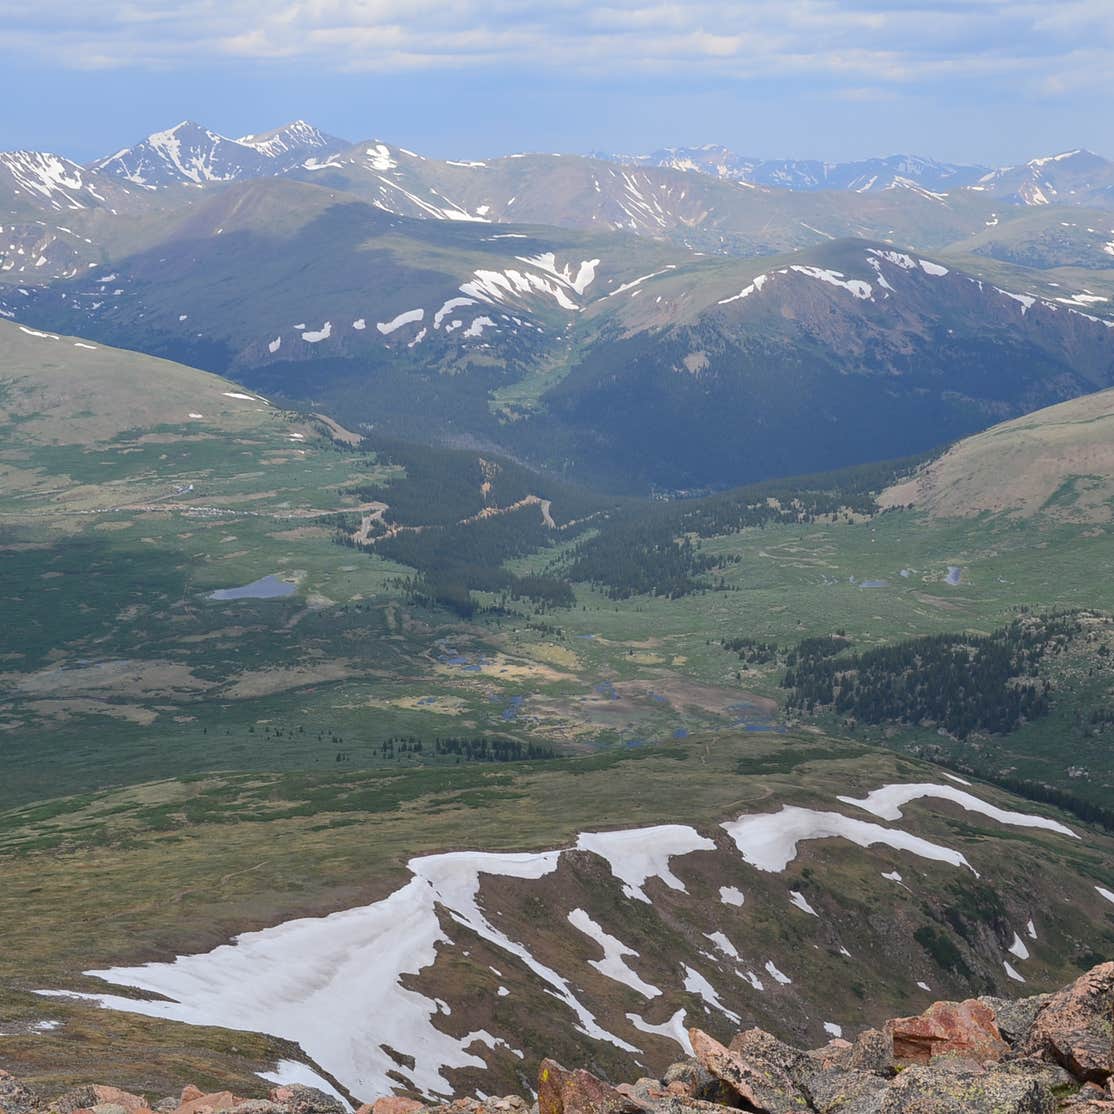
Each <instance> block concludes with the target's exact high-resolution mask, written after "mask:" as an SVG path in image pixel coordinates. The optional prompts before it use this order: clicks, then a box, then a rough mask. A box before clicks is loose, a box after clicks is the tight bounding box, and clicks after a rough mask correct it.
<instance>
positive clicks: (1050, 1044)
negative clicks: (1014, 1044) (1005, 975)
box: [1022, 963, 1114, 1083]
mask: <svg viewBox="0 0 1114 1114" xmlns="http://www.w3.org/2000/svg"><path fill="white" fill-rule="evenodd" d="M1112 1000H1114V963H1103V964H1101V965H1100V966H1098V967H1094V968H1092V969H1091V970H1090V971H1088V972H1087V974H1086V975H1084V976H1083V977H1082V978H1080V979H1076V981H1075V982H1074V983H1072V985H1071V986H1069V987H1066V988H1065V989H1064V990H1061V991H1060V992H1059V993H1057V994H1053V995H1051V996H1050V997H1049V998H1048V999H1047V1000H1046V1001H1045V1002H1044V1004H1043V1005H1042V1006H1041V1007H1040V1009H1039V1010H1038V1011H1037V1013H1036V1016H1035V1017H1034V1019H1033V1024H1032V1026H1031V1027H1030V1029H1029V1031H1028V1033H1027V1034H1026V1035H1025V1038H1024V1042H1023V1044H1022V1048H1023V1050H1024V1052H1025V1054H1027V1055H1030V1056H1042V1057H1045V1058H1046V1059H1052V1060H1055V1061H1056V1062H1057V1063H1059V1064H1061V1065H1063V1067H1065V1068H1067V1070H1068V1071H1070V1072H1071V1074H1072V1075H1074V1076H1075V1077H1076V1078H1078V1079H1083V1080H1086V1081H1088V1082H1093V1083H1104V1082H1106V1080H1108V1079H1109V1078H1110V1074H1111V1041H1112V1036H1111V1001H1112Z"/></svg>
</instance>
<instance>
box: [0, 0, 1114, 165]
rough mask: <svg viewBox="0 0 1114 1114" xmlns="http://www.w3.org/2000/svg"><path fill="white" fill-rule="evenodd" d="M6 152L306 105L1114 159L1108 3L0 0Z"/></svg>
mask: <svg viewBox="0 0 1114 1114" xmlns="http://www.w3.org/2000/svg"><path fill="white" fill-rule="evenodd" d="M0 27H2V28H3V29H4V30H3V36H4V56H5V61H4V65H3V66H2V67H0V103H2V104H3V105H4V106H5V110H4V111H3V112H2V113H0V149H12V148H32V149H36V150H51V151H57V152H59V153H61V154H64V155H67V156H69V157H71V158H75V159H78V160H79V161H85V160H89V159H92V158H94V157H97V156H99V155H102V154H106V153H110V152H112V151H114V150H117V149H119V148H121V147H124V146H127V145H129V144H131V143H134V142H136V141H137V140H138V139H140V138H142V137H143V136H145V135H147V134H148V133H150V132H152V131H157V130H161V129H163V128H166V127H169V126H171V125H172V124H175V123H177V122H178V121H179V120H182V119H193V120H197V121H198V122H200V123H202V124H205V125H206V126H208V127H210V128H211V129H213V130H214V131H217V132H220V133H221V134H224V135H232V136H236V135H242V134H245V133H249V132H256V131H263V130H266V129H267V128H270V127H275V126H278V125H279V124H282V123H285V122H287V121H289V120H292V119H296V118H304V119H307V120H310V121H311V122H313V123H315V124H316V125H317V126H318V127H320V128H322V130H324V131H327V132H330V133H331V134H334V135H338V136H341V137H343V138H347V139H351V140H353V141H356V140H361V139H371V138H375V139H382V140H386V141H388V142H392V143H397V144H401V145H403V146H406V147H409V148H411V149H413V150H417V151H420V152H421V153H423V154H427V155H431V156H434V157H441V158H484V157H487V156H491V155H497V154H505V153H511V152H514V151H554V152H556V151H562V152H576V153H587V152H589V151H611V152H621V153H628V154H629V153H640V152H645V151H651V150H654V149H656V148H659V147H664V146H688V145H695V144H703V143H722V144H725V145H726V146H728V147H729V148H731V149H732V150H733V151H736V152H737V153H741V154H746V155H754V156H759V157H767V158H782V157H796V158H820V159H827V160H831V161H834V160H840V159H853V158H862V157H867V156H870V155H881V154H893V153H913V154H921V155H927V156H932V157H936V158H939V159H943V160H948V161H956V162H970V163H979V164H989V165H1004V164H1009V163H1015V162H1021V161H1024V160H1026V159H1028V158H1031V157H1033V156H1035V155H1040V154H1047V153H1052V152H1056V151H1062V150H1068V149H1072V148H1075V147H1087V148H1090V149H1091V150H1094V151H1097V152H1098V153H1100V154H1105V155H1107V156H1108V157H1114V113H1111V112H1110V110H1109V105H1110V104H1111V102H1112V97H1114V0H1042V2H1040V3H1031V2H1029V0H905V2H902V3H898V2H893V0H889V2H887V0H726V2H718V0H707V2H705V0H664V2H653V0H599V2H590V0H132V2H130V3H114V2H112V0H103V2H97V3H92V2H90V0H35V2H34V3H28V2H27V0H0Z"/></svg>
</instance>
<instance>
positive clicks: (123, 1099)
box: [93, 1083, 151, 1114]
mask: <svg viewBox="0 0 1114 1114" xmlns="http://www.w3.org/2000/svg"><path fill="white" fill-rule="evenodd" d="M93 1094H94V1095H96V1096H97V1104H98V1105H101V1104H103V1103H111V1104H112V1105H114V1106H122V1107H123V1108H124V1109H125V1110H127V1111H128V1112H129V1114H132V1112H134V1111H139V1110H150V1109H151V1108H150V1106H149V1105H148V1104H147V1100H146V1099H145V1098H142V1097H140V1096H139V1095H133V1094H131V1093H129V1092H128V1091H121V1090H120V1088H119V1087H105V1086H102V1085H101V1084H99V1083H98V1084H96V1085H95V1086H94V1087H93Z"/></svg>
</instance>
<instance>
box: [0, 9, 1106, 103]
mask: <svg viewBox="0 0 1114 1114" xmlns="http://www.w3.org/2000/svg"><path fill="white" fill-rule="evenodd" d="M0 25H3V26H4V28H5V45H6V46H7V47H8V48H9V50H13V51H20V52H23V53H27V54H30V55H37V56H41V57H42V58H44V59H49V60H50V61H51V62H53V63H54V64H59V63H61V64H62V65H65V66H68V67H71V68H87V69H100V68H126V67H153V66H186V65H196V64H198V63H212V62H213V61H214V60H216V61H218V62H219V61H222V60H223V61H227V62H229V63H232V62H236V61H257V62H262V63H268V62H275V63H283V62H287V63H289V62H292V61H297V62H304V63H307V64H314V65H328V66H330V67H332V68H336V69H340V70H348V71H357V72H358V71H371V72H377V73H383V72H391V71H405V70H413V69H438V68H477V67H490V66H505V67H515V68H520V67H529V68H532V69H534V70H550V71H555V72H561V73H564V74H578V73H583V74H593V75H598V74H600V73H607V74H621V73H623V72H627V73H636V74H637V73H656V72H661V73H680V74H693V75H694V76H708V77H726V78H778V77H781V78H796V77H801V78H806V77H807V78H811V79H820V80H826V81H830V82H831V83H832V84H833V85H835V86H837V87H838V86H841V85H845V86H847V87H848V89H858V90H862V89H870V90H872V91H877V90H880V89H882V88H884V87H886V86H892V87H898V88H900V87H902V86H908V85H912V84H927V83H931V82H934V81H941V80H950V81H968V82H969V81H979V80H986V79H991V80H993V79H995V78H1002V77H1014V78H1015V79H1016V80H1017V81H1018V82H1019V83H1021V84H1022V85H1023V86H1024V87H1025V88H1026V89H1028V90H1030V91H1032V92H1035V93H1037V94H1038V95H1041V94H1043V95H1057V94H1059V93H1070V92H1072V91H1075V90H1078V89H1079V88H1080V87H1081V86H1084V85H1085V86H1087V87H1090V88H1095V87H1101V86H1103V85H1105V84H1106V83H1107V82H1109V81H1111V77H1110V75H1111V74H1114V4H1112V3H1110V0H1056V2H1055V3H1052V4H1049V3H1047V0H1042V2H1040V3H1037V2H1033V0H745V2H743V0H688V2H667V0H659V2H654V0H604V2H602V3H601V2H599V0H547V2H546V3H544V4H539V3H537V2H536V0H483V2H480V0H175V2H170V0H132V2H130V3H112V2H111V0H107V2H106V3H103V4H97V5H92V4H89V3H88V2H87V0H37V2H36V3H35V4H33V5H29V4H27V3H25V0H0ZM1081 58H1085V59H1086V62H1087V66H1086V69H1085V70H1082V71H1081V69H1080V65H1079V63H1080V59H1081ZM848 95H849V96H853V94H850V93H849V94H848ZM872 95H875V94H872ZM878 95H880V94H878ZM859 96H860V97H861V96H862V94H861V93H860V94H859Z"/></svg>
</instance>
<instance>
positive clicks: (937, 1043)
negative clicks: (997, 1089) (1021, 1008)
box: [886, 998, 1009, 1064]
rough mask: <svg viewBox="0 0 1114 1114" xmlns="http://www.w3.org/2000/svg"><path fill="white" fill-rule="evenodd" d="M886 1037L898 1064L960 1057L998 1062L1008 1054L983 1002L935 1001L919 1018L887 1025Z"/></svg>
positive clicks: (899, 1019)
mask: <svg viewBox="0 0 1114 1114" xmlns="http://www.w3.org/2000/svg"><path fill="white" fill-rule="evenodd" d="M886 1034H887V1036H888V1037H889V1039H890V1041H891V1043H892V1045H893V1056H894V1059H895V1060H896V1061H897V1062H898V1063H905V1064H928V1063H931V1062H932V1061H933V1060H935V1059H936V1058H937V1057H939V1056H957V1057H961V1058H963V1059H968V1060H974V1061H975V1062H976V1063H980V1064H981V1063H986V1062H992V1063H997V1062H998V1061H999V1060H1000V1059H1001V1058H1002V1057H1003V1055H1005V1053H1007V1052H1008V1051H1009V1045H1008V1044H1006V1042H1005V1041H1004V1040H1003V1039H1002V1034H1001V1033H1000V1032H999V1031H998V1025H997V1023H996V1021H995V1017H994V1011H993V1010H992V1009H991V1008H990V1007H989V1006H988V1005H986V1003H984V1002H979V1001H976V1000H975V999H973V998H971V999H968V1000H967V1001H966V1002H935V1003H933V1005H931V1006H930V1007H929V1008H928V1009H927V1010H925V1012H924V1013H922V1014H921V1015H920V1016H919V1017H897V1018H894V1019H893V1020H892V1021H887V1022H886Z"/></svg>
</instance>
